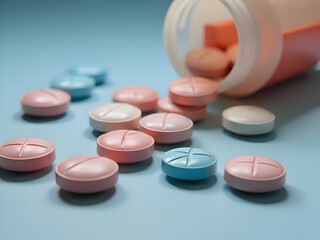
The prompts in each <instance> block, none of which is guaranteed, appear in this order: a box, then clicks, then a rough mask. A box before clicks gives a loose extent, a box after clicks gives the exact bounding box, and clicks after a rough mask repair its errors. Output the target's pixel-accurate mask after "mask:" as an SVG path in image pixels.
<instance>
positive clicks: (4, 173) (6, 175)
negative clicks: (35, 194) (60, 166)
mask: <svg viewBox="0 0 320 240" xmlns="http://www.w3.org/2000/svg"><path fill="white" fill-rule="evenodd" d="M52 168H53V167H52V165H50V166H47V167H45V168H43V169H40V170H38V171H34V172H14V171H9V170H6V169H2V168H0V178H1V179H3V180H4V181H7V182H27V181H32V180H35V179H38V178H42V177H44V176H46V175H47V174H49V173H50V172H51V170H52Z"/></svg>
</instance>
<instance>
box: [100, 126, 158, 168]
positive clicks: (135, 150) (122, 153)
mask: <svg viewBox="0 0 320 240" xmlns="http://www.w3.org/2000/svg"><path fill="white" fill-rule="evenodd" d="M97 153H98V155H99V156H102V157H106V158H110V159H112V160H113V161H115V162H117V163H124V164H127V163H136V162H141V161H143V160H147V159H149V158H151V157H152V155H153V153H154V140H153V138H152V137H151V136H149V135H148V134H145V133H143V132H139V131H134V130H116V131H111V132H108V133H105V134H103V135H101V136H100V137H98V139H97Z"/></svg>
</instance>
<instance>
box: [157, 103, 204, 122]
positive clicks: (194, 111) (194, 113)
mask: <svg viewBox="0 0 320 240" xmlns="http://www.w3.org/2000/svg"><path fill="white" fill-rule="evenodd" d="M158 112H168V113H177V114H181V115H183V116H186V117H187V118H190V119H191V120H192V121H199V120H201V119H204V118H205V117H206V116H207V107H206V106H196V107H186V106H181V105H177V104H174V103H173V102H172V101H171V100H170V98H169V97H165V98H162V99H160V100H159V101H158Z"/></svg>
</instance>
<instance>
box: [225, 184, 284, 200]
mask: <svg viewBox="0 0 320 240" xmlns="http://www.w3.org/2000/svg"><path fill="white" fill-rule="evenodd" d="M224 190H225V191H226V192H229V193H231V194H232V195H233V196H236V197H238V198H241V199H243V200H246V201H248V202H253V203H258V204H273V203H278V202H282V201H284V200H286V199H287V198H288V191H287V190H286V189H285V188H284V187H282V188H280V189H279V190H276V191H273V192H269V193H247V192H243V191H240V190H237V189H235V188H232V187H230V186H228V185H227V184H225V185H224Z"/></svg>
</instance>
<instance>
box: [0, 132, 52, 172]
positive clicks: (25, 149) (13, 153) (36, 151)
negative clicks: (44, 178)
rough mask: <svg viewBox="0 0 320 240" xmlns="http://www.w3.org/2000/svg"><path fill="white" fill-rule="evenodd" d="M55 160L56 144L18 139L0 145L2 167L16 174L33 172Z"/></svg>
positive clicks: (0, 163) (37, 139) (32, 139)
mask: <svg viewBox="0 0 320 240" xmlns="http://www.w3.org/2000/svg"><path fill="white" fill-rule="evenodd" d="M54 160H55V148H54V144H53V143H51V142H49V141H47V140H44V139H40V138H17V139H14V140H11V141H8V142H6V143H4V144H2V145H0V167H1V168H4V169H7V170H11V171H16V172H32V171H36V170H40V169H42V168H45V167H47V166H49V165H50V164H51V163H52V162H53V161H54Z"/></svg>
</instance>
